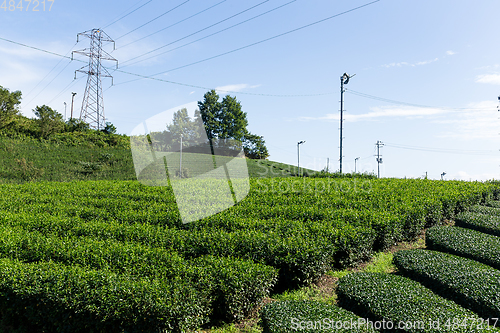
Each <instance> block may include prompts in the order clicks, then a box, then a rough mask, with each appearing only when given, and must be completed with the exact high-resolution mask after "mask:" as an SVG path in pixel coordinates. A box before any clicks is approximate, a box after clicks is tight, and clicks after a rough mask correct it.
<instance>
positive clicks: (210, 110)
mask: <svg viewBox="0 0 500 333" xmlns="http://www.w3.org/2000/svg"><path fill="white" fill-rule="evenodd" d="M203 98H204V101H203V102H198V109H199V113H197V115H199V116H200V117H201V119H202V120H203V124H204V125H205V130H206V131H207V136H208V139H209V140H210V141H213V140H214V139H217V137H218V134H219V133H220V114H221V109H222V106H221V103H220V102H219V95H218V94H217V93H216V92H215V90H210V91H209V92H207V93H206V94H205V95H204V96H203Z"/></svg>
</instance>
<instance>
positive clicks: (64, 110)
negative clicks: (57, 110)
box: [63, 102, 66, 121]
mask: <svg viewBox="0 0 500 333" xmlns="http://www.w3.org/2000/svg"><path fill="white" fill-rule="evenodd" d="M63 103H64V121H66V102H63Z"/></svg>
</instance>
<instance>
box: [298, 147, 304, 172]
mask: <svg viewBox="0 0 500 333" xmlns="http://www.w3.org/2000/svg"><path fill="white" fill-rule="evenodd" d="M304 142H305V141H299V142H297V175H298V176H300V149H299V146H300V145H301V144H303V143H304Z"/></svg>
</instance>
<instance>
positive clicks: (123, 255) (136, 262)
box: [0, 226, 277, 321]
mask: <svg viewBox="0 0 500 333" xmlns="http://www.w3.org/2000/svg"><path fill="white" fill-rule="evenodd" d="M0 254H1V256H3V257H10V258H14V259H18V260H21V261H24V262H40V261H54V262H59V263H63V264H66V265H78V266H80V267H86V268H88V269H104V270H107V271H112V272H115V273H118V274H125V275H127V276H130V277H132V278H138V277H151V278H155V279H166V280H169V279H174V278H176V279H182V280H183V281H185V282H186V283H189V284H190V285H193V287H196V288H198V289H200V290H205V291H206V293H207V295H209V297H210V298H211V299H213V300H214V301H213V303H212V305H211V307H212V309H214V313H213V314H212V315H213V316H215V317H219V318H223V319H225V320H231V321H234V320H239V319H242V318H243V317H244V316H245V315H247V314H248V313H249V311H250V310H252V309H253V308H255V307H256V306H258V305H259V302H261V301H262V299H263V298H264V297H266V296H267V295H268V294H269V292H270V289H271V288H272V287H273V286H274V284H275V283H276V277H277V272H276V270H275V269H273V268H272V267H268V266H264V265H260V264H257V263H254V262H252V261H248V260H241V259H229V258H213V257H200V258H197V259H196V260H194V261H192V262H190V261H186V260H185V259H183V258H182V257H180V256H179V255H178V254H177V253H176V252H173V251H167V250H165V249H161V248H151V247H147V246H144V245H139V244H137V243H123V242H118V241H116V240H110V239H107V240H97V239H93V238H89V237H82V236H79V237H74V236H71V237H69V236H66V237H61V238H59V237H57V236H53V235H50V234H48V235H43V234H41V233H40V232H26V231H24V230H23V229H21V228H18V227H6V226H0Z"/></svg>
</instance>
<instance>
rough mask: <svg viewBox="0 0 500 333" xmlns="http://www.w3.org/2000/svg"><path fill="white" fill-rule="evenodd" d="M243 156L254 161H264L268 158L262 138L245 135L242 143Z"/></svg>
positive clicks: (250, 134)
mask: <svg viewBox="0 0 500 333" xmlns="http://www.w3.org/2000/svg"><path fill="white" fill-rule="evenodd" d="M243 149H244V151H245V156H246V157H247V158H251V159H254V160H261V159H266V158H268V157H269V152H268V151H267V147H266V141H264V137H262V136H258V135H255V134H252V133H246V134H245V137H244V141H243Z"/></svg>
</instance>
